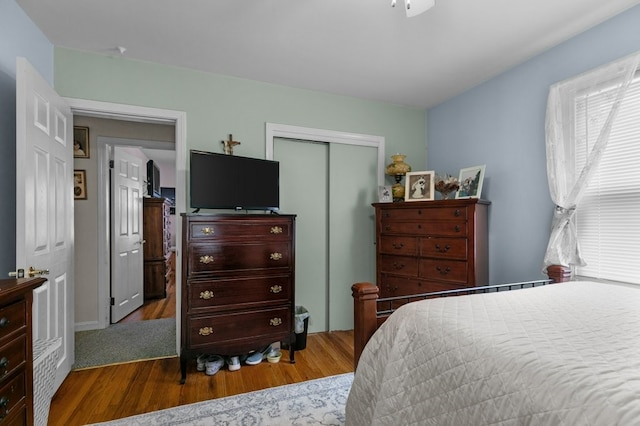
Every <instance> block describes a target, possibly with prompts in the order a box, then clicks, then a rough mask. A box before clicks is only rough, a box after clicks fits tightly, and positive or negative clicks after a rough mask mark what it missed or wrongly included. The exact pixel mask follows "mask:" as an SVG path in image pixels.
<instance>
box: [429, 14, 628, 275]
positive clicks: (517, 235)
mask: <svg viewBox="0 0 640 426" xmlns="http://www.w3.org/2000/svg"><path fill="white" fill-rule="evenodd" d="M638 50H640V6H635V7H633V8H631V9H629V10H627V11H626V12H624V13H622V14H620V15H618V16H616V17H614V18H612V19H610V20H609V21H606V22H605V23H603V24H601V25H599V26H597V27H594V28H592V29H590V30H588V31H586V32H584V33H582V34H580V35H578V36H576V37H574V38H572V39H570V40H568V41H567V42H565V43H563V44H561V45H559V46H557V47H555V48H553V49H551V50H549V51H547V52H545V53H543V54H541V55H539V56H537V57H534V58H532V59H531V60H529V61H527V62H526V63H523V64H521V65H520V66H517V67H515V68H513V69H511V70H510V71H508V72H505V73H503V74H501V75H500V76H498V77H495V78H493V79H491V80H489V81H487V82H486V83H484V84H482V85H479V86H477V87H475V88H474V89H472V90H469V91H467V92H465V93H463V94H461V95H459V96H457V97H456V98H453V99H451V100H449V101H447V102H445V103H442V104H440V105H438V106H436V107H434V108H431V109H429V110H428V111H427V167H428V169H429V170H436V171H438V172H441V173H450V174H454V175H457V174H458V171H459V170H460V169H461V168H464V167H468V166H474V165H478V164H486V165H487V168H486V174H485V181H484V185H485V186H484V189H483V191H482V198H486V199H488V200H490V201H491V202H492V204H491V208H490V214H489V216H490V224H489V235H490V241H489V251H490V253H489V257H490V280H491V282H492V283H503V282H511V281H519V280H525V279H536V278H539V277H541V276H542V274H541V270H542V259H543V256H544V252H545V249H546V246H547V238H548V234H549V229H550V225H551V215H552V211H553V203H552V202H551V198H550V197H549V189H548V181H547V177H546V159H545V137H544V121H545V109H546V101H547V94H548V91H549V86H550V85H552V84H554V83H556V82H558V81H561V80H565V79H567V78H569V77H572V76H574V75H577V74H580V73H582V72H585V71H588V70H590V69H592V68H595V67H597V66H599V65H602V64H605V63H608V62H611V61H613V60H615V59H617V58H620V57H623V56H626V55H628V54H630V53H633V52H635V51H638Z"/></svg>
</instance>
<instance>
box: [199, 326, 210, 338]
mask: <svg viewBox="0 0 640 426" xmlns="http://www.w3.org/2000/svg"><path fill="white" fill-rule="evenodd" d="M198 334H199V335H201V336H209V335H210V334H213V327H202V328H201V329H200V330H198Z"/></svg>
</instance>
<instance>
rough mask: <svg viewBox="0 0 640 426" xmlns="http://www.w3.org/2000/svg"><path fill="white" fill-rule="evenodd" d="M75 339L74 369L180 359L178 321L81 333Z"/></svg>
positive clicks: (149, 322)
mask: <svg viewBox="0 0 640 426" xmlns="http://www.w3.org/2000/svg"><path fill="white" fill-rule="evenodd" d="M75 338H76V342H75V351H76V359H75V363H74V364H73V369H74V370H81V369H84V368H92V367H97V366H105V365H110V364H121V363H125V362H131V361H139V360H143V359H155V358H168V357H174V356H177V350H176V320H175V318H165V319H157V320H148V321H136V322H129V323H123V324H114V325H112V326H110V327H108V328H105V329H102V330H89V331H78V332H76V335H75Z"/></svg>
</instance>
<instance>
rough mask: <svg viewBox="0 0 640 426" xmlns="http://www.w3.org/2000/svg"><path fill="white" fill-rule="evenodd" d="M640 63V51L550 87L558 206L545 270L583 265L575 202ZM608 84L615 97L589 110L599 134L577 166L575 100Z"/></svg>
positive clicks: (552, 183)
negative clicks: (606, 104)
mask: <svg viewBox="0 0 640 426" xmlns="http://www.w3.org/2000/svg"><path fill="white" fill-rule="evenodd" d="M639 64H640V53H636V54H633V55H630V56H627V57H625V58H623V59H621V60H619V61H616V62H614V63H611V64H609V65H605V66H603V67H600V68H597V69H595V70H593V71H589V72H587V73H585V74H583V75H580V76H577V77H574V78H571V79H569V80H566V81H563V82H560V83H557V84H555V85H553V86H551V89H550V90H549V97H548V99H547V116H546V123H545V132H546V149H547V177H548V181H549V191H550V193H551V199H552V200H553V202H554V203H555V205H556V207H555V209H554V212H553V220H552V226H551V235H550V237H549V243H548V245H547V251H546V253H545V256H544V262H543V263H544V270H545V272H546V269H547V267H548V266H550V265H563V266H573V265H576V266H582V265H584V264H585V263H584V260H583V259H582V256H581V255H580V245H579V244H578V239H577V232H576V226H575V221H574V215H575V212H576V205H577V204H578V202H579V201H580V197H581V194H582V192H583V189H584V188H585V187H586V185H587V183H588V182H589V179H590V176H591V172H592V171H593V170H594V169H595V167H596V166H597V164H598V160H599V159H600V157H601V154H602V152H603V150H604V149H605V147H606V145H607V142H608V140H609V134H610V132H611V126H612V125H613V122H614V120H615V117H616V114H617V112H618V109H619V106H620V103H621V102H622V99H623V98H624V95H625V93H626V90H627V88H628V87H629V84H630V83H631V80H632V79H633V76H634V74H635V72H636V70H638V66H639ZM612 87H615V88H617V90H611V96H613V102H612V103H611V108H607V109H606V110H603V109H598V110H596V111H589V112H588V120H589V121H590V122H591V123H598V125H597V127H599V130H598V136H597V139H596V142H595V144H594V145H593V147H592V148H591V151H590V153H589V156H588V158H587V161H586V162H585V165H584V167H582V168H580V169H578V167H576V163H575V159H574V147H575V146H576V144H577V143H583V142H584V141H577V140H576V133H575V124H576V123H575V106H576V100H577V99H578V98H580V97H585V96H589V94H591V93H598V92H600V91H602V90H605V89H611V88H612ZM584 143H586V142H584Z"/></svg>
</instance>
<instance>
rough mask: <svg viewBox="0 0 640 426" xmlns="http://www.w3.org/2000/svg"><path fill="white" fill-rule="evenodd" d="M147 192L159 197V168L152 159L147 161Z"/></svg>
mask: <svg viewBox="0 0 640 426" xmlns="http://www.w3.org/2000/svg"><path fill="white" fill-rule="evenodd" d="M147 194H148V195H149V197H160V168H159V167H158V165H157V164H156V163H155V162H154V161H153V160H149V161H147Z"/></svg>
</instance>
